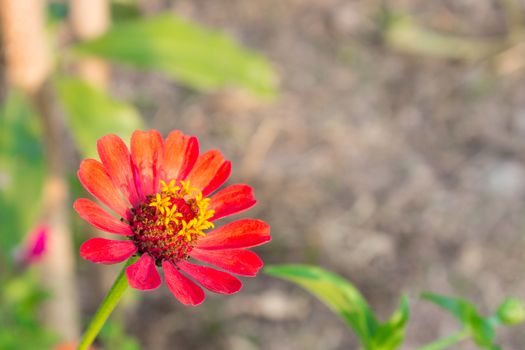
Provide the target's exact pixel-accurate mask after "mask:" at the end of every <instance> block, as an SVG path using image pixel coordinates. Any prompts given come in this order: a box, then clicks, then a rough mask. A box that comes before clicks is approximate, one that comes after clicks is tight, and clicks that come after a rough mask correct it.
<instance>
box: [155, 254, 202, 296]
mask: <svg viewBox="0 0 525 350" xmlns="http://www.w3.org/2000/svg"><path fill="white" fill-rule="evenodd" d="M162 269H163V270H164V279H165V280H166V285H167V286H168V288H169V290H170V291H171V292H172V293H173V295H174V296H175V298H177V299H178V300H179V301H180V302H181V303H183V304H184V305H193V306H195V305H199V304H200V303H202V302H203V301H204V291H203V290H202V288H201V287H199V286H198V285H196V284H195V282H193V281H192V280H190V279H189V278H188V277H186V276H184V275H183V274H181V273H180V272H179V271H178V270H177V268H176V267H175V266H174V265H173V263H171V262H169V261H166V260H164V261H163V262H162Z"/></svg>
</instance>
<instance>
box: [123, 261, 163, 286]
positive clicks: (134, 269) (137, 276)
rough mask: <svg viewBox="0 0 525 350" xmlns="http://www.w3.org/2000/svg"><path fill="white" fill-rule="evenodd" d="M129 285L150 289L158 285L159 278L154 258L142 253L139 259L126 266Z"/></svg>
mask: <svg viewBox="0 0 525 350" xmlns="http://www.w3.org/2000/svg"><path fill="white" fill-rule="evenodd" d="M126 276H127V277H128V282H129V285H130V286H131V287H133V288H135V289H140V290H152V289H156V288H158V287H159V286H160V283H161V280H160V275H159V272H158V271H157V266H156V265H155V260H153V258H152V257H151V256H149V254H142V256H141V257H140V259H139V260H137V261H136V262H134V263H133V264H131V265H129V266H128V267H127V268H126Z"/></svg>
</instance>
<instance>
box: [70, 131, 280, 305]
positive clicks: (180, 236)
mask: <svg viewBox="0 0 525 350" xmlns="http://www.w3.org/2000/svg"><path fill="white" fill-rule="evenodd" d="M97 148H98V154H99V156H100V160H101V162H99V161H97V160H94V159H86V160H84V161H82V163H81V164H80V169H79V171H78V177H79V179H80V182H81V183H82V185H83V186H84V187H85V188H86V190H87V191H89V192H90V193H91V194H92V195H93V196H94V197H96V198H97V199H98V200H99V201H100V202H101V203H103V204H104V205H105V206H107V207H108V208H109V209H111V210H112V211H113V212H114V213H115V214H116V215H117V216H118V217H115V216H113V215H111V214H110V213H108V212H107V211H106V210H105V209H103V208H102V207H100V206H99V205H98V204H96V203H95V202H93V201H91V200H89V199H84V198H82V199H78V200H77V201H76V202H75V204H74V208H75V210H76V211H77V213H78V214H79V215H80V216H81V217H82V218H83V219H84V220H86V221H88V222H89V223H91V224H92V225H93V226H95V227H97V228H99V229H101V230H104V231H107V232H109V233H113V234H117V235H121V236H122V237H123V238H125V239H123V240H111V239H105V238H92V239H89V240H87V241H86V242H84V244H82V246H81V248H80V255H81V256H82V257H83V258H84V259H87V260H89V261H92V262H95V263H104V264H114V263H119V262H122V261H124V260H126V259H128V258H130V257H132V256H134V255H136V256H139V259H138V260H137V261H136V262H134V263H133V264H131V265H130V266H128V267H127V268H126V276H127V279H128V282H129V285H130V286H131V287H133V288H136V289H140V290H151V289H155V288H157V287H159V285H160V284H161V277H160V274H159V272H158V270H157V267H162V270H163V271H164V279H165V282H166V285H167V286H168V288H169V289H170V291H171V292H172V293H173V295H174V296H175V297H176V298H177V299H178V300H179V301H180V302H181V303H183V304H186V305H198V304H200V303H201V302H202V301H203V300H204V292H203V290H202V289H201V287H200V286H199V285H197V284H196V283H195V282H198V283H199V284H200V285H202V286H204V287H205V288H206V289H208V290H210V291H212V292H215V293H222V294H232V293H235V292H237V291H239V290H240V288H241V286H242V283H241V281H240V280H238V279H237V278H236V277H234V276H232V275H230V274H229V273H233V274H237V275H241V276H255V275H256V274H257V272H258V271H259V269H260V268H261V267H262V265H263V263H262V261H261V259H260V258H259V257H258V256H257V255H256V254H255V253H253V252H252V251H249V250H247V248H251V247H254V246H257V245H261V244H263V243H266V242H268V241H270V239H271V238H270V228H269V226H268V224H266V223H265V222H263V221H260V220H256V219H242V220H238V221H234V222H232V223H229V224H226V225H224V226H222V227H219V228H215V222H216V221H217V220H218V219H220V218H223V217H225V216H228V215H232V214H236V213H239V212H241V211H244V210H246V209H249V208H251V207H252V206H253V205H255V202H256V201H255V198H254V196H253V190H252V188H251V187H250V186H248V185H244V184H235V185H230V186H228V187H226V188H224V189H222V190H221V191H219V192H217V193H215V194H213V195H211V194H212V193H213V192H214V191H216V190H217V189H218V188H219V187H220V186H221V185H222V184H223V183H224V182H225V181H226V180H227V179H228V177H229V176H230V172H231V163H230V162H229V161H227V160H225V159H224V157H223V155H222V154H221V153H220V152H219V151H217V150H211V151H208V152H205V153H203V154H201V155H199V146H198V141H197V139H196V138H195V137H191V136H187V135H184V134H182V133H181V132H180V131H173V132H171V133H170V134H169V135H168V137H167V138H166V140H163V139H162V137H161V135H160V134H159V132H157V131H156V130H151V131H148V132H143V131H136V132H135V133H133V135H132V137H131V152H130V151H129V150H128V148H127V146H126V145H125V143H124V142H123V141H122V140H121V139H120V138H119V137H118V136H116V135H107V136H104V137H102V138H101V139H100V140H99V141H98V143H97ZM210 195H211V196H210ZM194 260H197V261H200V262H203V263H206V264H210V265H214V266H216V267H218V268H220V269H222V270H224V271H227V272H224V271H221V270H217V269H215V268H212V267H209V266H203V265H197V264H195V263H194ZM228 272H229V273H228ZM190 278H191V279H190ZM194 281H195V282H194Z"/></svg>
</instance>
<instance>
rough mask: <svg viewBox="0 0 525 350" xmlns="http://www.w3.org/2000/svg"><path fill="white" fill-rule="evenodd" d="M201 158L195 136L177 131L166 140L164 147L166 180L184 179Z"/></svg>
mask: <svg viewBox="0 0 525 350" xmlns="http://www.w3.org/2000/svg"><path fill="white" fill-rule="evenodd" d="M198 156H199V142H198V141H197V138H195V137H193V136H188V135H184V134H183V133H182V132H180V131H178V130H176V131H172V132H171V133H170V134H169V135H168V137H167V138H166V143H165V147H164V165H163V167H164V179H165V180H167V182H169V181H170V180H172V179H184V178H186V175H188V173H189V172H190V170H191V169H192V168H193V166H194V165H195V162H196V161H197V157H198Z"/></svg>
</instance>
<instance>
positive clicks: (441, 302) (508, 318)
mask: <svg viewBox="0 0 525 350" xmlns="http://www.w3.org/2000/svg"><path fill="white" fill-rule="evenodd" d="M422 297H423V299H426V300H428V301H430V302H432V303H434V304H436V305H438V306H440V307H441V308H442V309H444V310H446V311H448V312H450V313H451V314H452V315H454V317H456V318H457V319H458V320H459V321H460V322H461V324H462V325H463V328H464V334H465V337H467V338H468V337H470V338H472V340H473V341H474V342H475V343H476V345H478V346H479V347H480V348H482V349H490V350H495V349H499V347H498V346H497V345H496V344H494V338H495V337H496V330H495V328H496V326H498V325H502V324H517V323H520V322H522V321H523V313H522V312H523V305H522V303H521V302H520V301H519V300H517V299H507V301H505V302H504V303H503V304H502V305H501V306H500V308H499V310H498V312H497V315H495V316H491V317H483V316H481V315H480V314H479V312H478V311H477V309H476V306H475V305H474V304H472V303H470V302H468V301H466V300H464V299H460V298H452V297H446V296H443V295H438V294H432V293H423V295H422ZM520 313H521V315H520Z"/></svg>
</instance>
